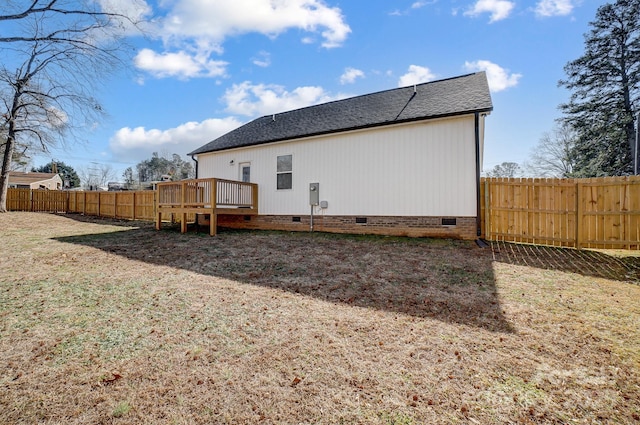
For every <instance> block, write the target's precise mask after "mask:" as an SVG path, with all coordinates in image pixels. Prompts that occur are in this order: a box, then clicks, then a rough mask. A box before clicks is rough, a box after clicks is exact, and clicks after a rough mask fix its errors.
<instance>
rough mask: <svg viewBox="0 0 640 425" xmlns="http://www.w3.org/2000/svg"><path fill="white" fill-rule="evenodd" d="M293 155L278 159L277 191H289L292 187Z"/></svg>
mask: <svg viewBox="0 0 640 425" xmlns="http://www.w3.org/2000/svg"><path fill="white" fill-rule="evenodd" d="M292 171H293V155H282V156H279V157H278V168H277V173H276V174H277V179H278V183H277V189H278V190H281V189H291V188H292V187H293V173H292Z"/></svg>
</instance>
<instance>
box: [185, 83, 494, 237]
mask: <svg viewBox="0 0 640 425" xmlns="http://www.w3.org/2000/svg"><path fill="white" fill-rule="evenodd" d="M492 109H493V105H492V102H491V95H490V92H489V87H488V83H487V78H486V75H485V73H484V72H479V73H475V74H469V75H464V76H460V77H455V78H450V79H445V80H439V81H433V82H429V83H424V84H418V85H415V86H410V87H402V88H397V89H392V90H387V91H383V92H378V93H372V94H367V95H363V96H357V97H353V98H348V99H344V100H338V101H334V102H329V103H325V104H321V105H316V106H310V107H307V108H302V109H297V110H293V111H288V112H283V113H277V114H274V115H269V116H264V117H262V118H258V119H256V120H253V121H251V122H249V123H247V124H245V125H243V126H241V127H239V128H237V129H235V130H233V131H231V132H229V133H227V134H225V135H223V136H221V137H219V138H218V139H215V140H213V141H212V142H210V143H207V144H206V145H204V146H202V147H200V148H199V149H196V150H195V151H193V152H191V153H190V154H189V155H191V156H192V158H194V160H195V161H196V164H197V165H196V173H197V177H199V178H207V177H216V178H223V179H230V180H241V181H250V182H252V183H257V184H258V188H259V189H258V192H259V204H258V210H259V215H257V216H244V217H243V216H237V215H236V216H226V217H225V216H220V217H219V218H218V225H219V226H223V227H240V228H257V229H283V230H309V229H311V226H312V225H313V229H315V230H320V231H329V232H345V233H375V234H388V235H409V236H447V237H460V238H465V239H473V238H476V237H477V235H479V233H478V232H479V216H480V213H479V208H480V207H479V205H480V203H479V185H480V171H481V168H482V154H483V146H484V123H485V117H486V116H487V115H488V114H489V113H490V112H491V111H492Z"/></svg>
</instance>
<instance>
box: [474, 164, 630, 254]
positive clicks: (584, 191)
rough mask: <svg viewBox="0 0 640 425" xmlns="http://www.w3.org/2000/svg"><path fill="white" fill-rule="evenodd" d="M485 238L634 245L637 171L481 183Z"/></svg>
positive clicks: (597, 245)
mask: <svg viewBox="0 0 640 425" xmlns="http://www.w3.org/2000/svg"><path fill="white" fill-rule="evenodd" d="M480 196H481V200H482V217H481V218H482V223H483V226H484V229H483V230H484V232H483V234H484V237H485V238H486V239H488V240H501V241H509V242H524V243H533V244H537V245H552V246H568V247H575V248H602V249H611V248H616V249H640V176H627V177H604V178H593V179H519V178H516V179H502V178H486V179H483V181H482V183H481V195H480Z"/></svg>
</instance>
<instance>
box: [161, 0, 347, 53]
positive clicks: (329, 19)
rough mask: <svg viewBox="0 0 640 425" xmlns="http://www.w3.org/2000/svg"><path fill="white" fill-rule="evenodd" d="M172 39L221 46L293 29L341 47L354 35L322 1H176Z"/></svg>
mask: <svg viewBox="0 0 640 425" xmlns="http://www.w3.org/2000/svg"><path fill="white" fill-rule="evenodd" d="M163 28H164V30H165V31H166V34H167V38H168V39H185V38H186V39H193V40H196V42H198V43H204V44H205V45H206V44H211V43H213V44H220V43H222V42H223V41H224V39H225V38H226V37H229V36H234V35H238V34H247V33H253V32H256V33H261V34H265V35H267V36H270V37H274V36H277V35H278V34H280V33H283V32H285V31H287V30H289V29H292V28H297V29H300V30H303V31H306V32H311V33H320V35H321V36H322V38H323V42H322V46H323V47H327V48H331V47H337V46H339V45H341V44H342V42H344V40H345V39H346V38H347V36H348V34H349V33H350V32H351V29H350V28H349V26H348V25H347V24H346V23H345V21H344V18H343V16H342V11H341V10H340V9H339V8H337V7H329V6H327V5H326V4H325V2H324V1H322V0H279V1H271V0H234V1H229V0H176V1H175V5H174V7H173V9H172V10H171V12H170V13H169V15H168V16H167V18H166V20H165V22H164V25H163Z"/></svg>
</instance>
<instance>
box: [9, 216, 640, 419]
mask: <svg viewBox="0 0 640 425" xmlns="http://www.w3.org/2000/svg"><path fill="white" fill-rule="evenodd" d="M0 242H1V243H0V270H1V273H2V274H1V275H0V352H1V353H2V356H0V423H7V424H13V423H16V424H18V423H29V424H31V423H41V424H86V423H92V424H145V423H148V424H208V423H234V424H237V423H247V424H252V423H256V424H257V423H260V424H272V423H273V424H275V423H278V424H280V423H290V424H299V423H303V424H307V423H314V424H315V423H317V424H336V423H344V424H365V423H366V424H369V423H373V424H421V423H428V424H452V423H453V424H455V423H461V424H469V423H480V424H507V423H514V424H515V423H518V424H520V423H522V424H527V423H558V424H560V423H562V424H565V423H567V424H571V423H589V424H598V423H602V424H614V423H620V424H628V423H640V286H638V285H637V282H636V280H637V276H638V275H637V272H636V270H638V268H640V267H638V264H639V263H638V260H639V259H638V258H637V257H633V256H626V257H624V258H623V260H620V258H622V257H620V256H617V257H615V258H616V259H618V260H620V261H618V262H615V261H614V262H613V263H611V264H614V266H611V267H613V269H615V270H618V272H610V271H607V274H602V273H598V270H599V268H598V266H597V265H598V264H609V260H610V257H611V258H613V257H612V256H609V255H608V254H607V253H605V252H598V253H595V254H593V255H591V254H590V255H591V256H587V255H583V256H580V255H576V251H568V250H555V251H548V250H546V251H544V255H547V254H548V255H550V256H549V257H548V260H547V261H542V258H546V257H544V256H543V255H542V254H541V253H540V251H538V252H534V251H530V252H529V253H527V251H526V250H525V248H526V247H521V246H511V245H504V244H503V245H500V246H497V247H494V250H492V249H490V248H485V249H481V248H478V247H477V246H476V245H475V244H473V243H471V242H461V241H444V240H431V239H402V238H382V237H358V236H340V235H325V234H291V233H278V232H236V231H226V232H221V233H220V234H219V235H218V236H216V237H215V238H211V237H209V236H205V235H203V234H198V233H193V232H192V233H188V234H186V235H181V234H180V233H178V232H177V231H176V230H175V229H168V230H163V231H161V232H156V231H154V230H153V229H152V226H151V224H149V223H139V222H119V221H108V220H96V219H91V218H86V217H79V216H56V215H44V214H31V213H8V214H0ZM514 252H518V255H515V254H513V253H514ZM585 252H586V251H585ZM581 259H582V260H581ZM580 261H584V262H586V263H585V264H583V266H582V267H580ZM616 261H617V260H616ZM545 264H546V265H547V266H545ZM615 264H618V266H616V265H615ZM620 264H623V265H624V267H623V266H620ZM607 267H609V266H607ZM611 267H610V268H611ZM616 267H617V268H616ZM610 268H608V269H607V270H609V269H610Z"/></svg>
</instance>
